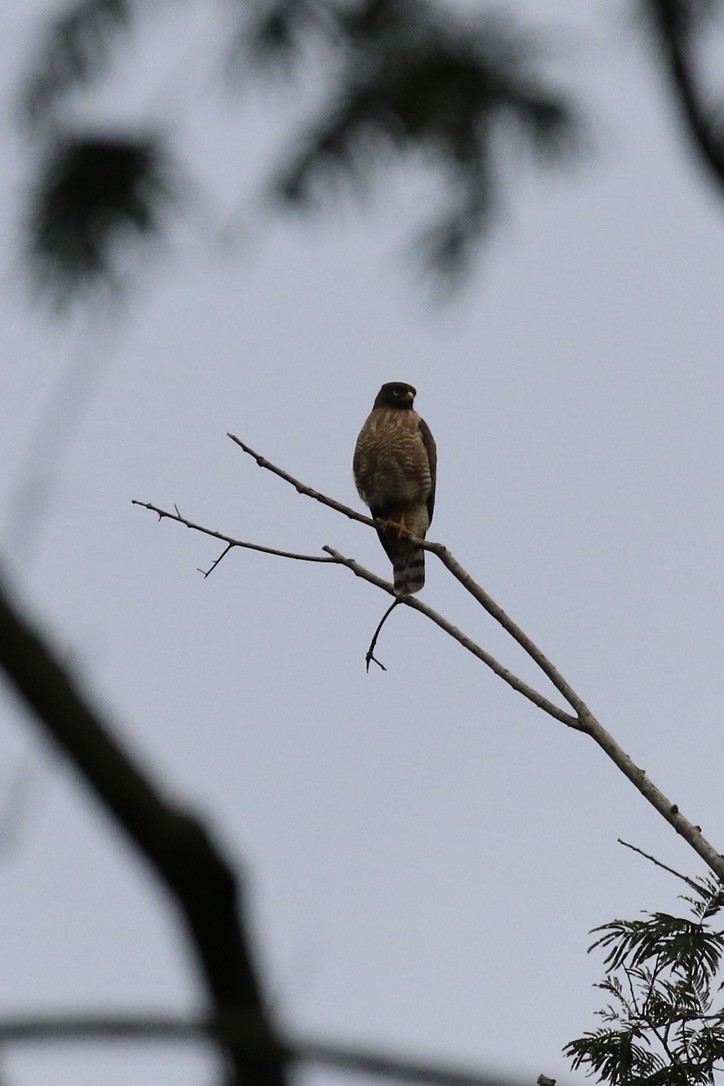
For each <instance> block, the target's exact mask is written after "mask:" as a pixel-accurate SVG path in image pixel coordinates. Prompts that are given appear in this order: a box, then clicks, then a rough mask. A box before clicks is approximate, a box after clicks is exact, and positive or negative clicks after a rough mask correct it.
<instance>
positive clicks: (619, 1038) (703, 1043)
mask: <svg viewBox="0 0 724 1086" xmlns="http://www.w3.org/2000/svg"><path fill="white" fill-rule="evenodd" d="M690 885H692V886H693V887H694V895H693V896H692V897H686V898H684V899H683V900H684V901H686V902H688V904H689V906H690V912H691V914H692V917H693V919H691V918H689V917H676V916H671V915H669V914H668V913H648V914H644V915H645V919H643V920H613V921H612V922H611V923H609V924H604V925H602V926H601V927H599V928H596V929H595V932H600V933H601V934H600V935H599V938H598V939H597V940H596V941H595V943H593V945H592V946H591V948H590V949H591V950H594V949H597V948H602V949H604V950H606V951H607V955H606V958H605V964H606V967H607V975H606V978H605V979H604V980H603V981H602V982H601V983H600V984H598V985H597V987H598V988H600V989H601V990H602V991H604V992H605V993H606V995H607V996H608V997H609V1002H608V1003H607V1004H606V1005H605V1006H604V1007H603V1009H602V1010H600V1011H598V1012H597V1014H598V1016H599V1017H600V1018H601V1019H602V1021H603V1022H604V1025H603V1026H601V1027H600V1028H599V1029H596V1030H593V1031H591V1032H588V1033H585V1034H584V1035H583V1037H579V1038H578V1039H577V1040H574V1041H571V1042H570V1043H569V1044H568V1045H567V1046H566V1048H565V1049H564V1052H565V1053H566V1055H567V1056H569V1057H570V1059H571V1060H572V1064H573V1069H574V1070H578V1069H579V1068H581V1067H583V1068H586V1069H587V1070H588V1072H589V1074H594V1075H596V1077H597V1079H598V1081H603V1082H608V1083H610V1084H611V1086H643V1084H644V1083H646V1084H647V1086H697V1084H701V1086H707V1084H713V1083H714V1081H715V1072H717V1071H722V1070H724V1004H723V1003H722V997H721V988H722V983H721V980H722V978H721V964H722V954H723V953H724V931H723V930H722V929H720V928H715V927H712V924H711V921H712V920H714V918H715V917H716V916H717V915H718V914H719V913H720V912H721V910H722V907H724V888H722V886H721V884H720V883H719V882H717V881H716V880H714V879H707V880H704V881H702V882H700V883H693V882H692V883H690Z"/></svg>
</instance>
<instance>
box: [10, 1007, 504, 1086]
mask: <svg viewBox="0 0 724 1086" xmlns="http://www.w3.org/2000/svg"><path fill="white" fill-rule="evenodd" d="M209 1037H212V1038H220V1039H223V1040H226V1041H229V1040H231V1041H233V1042H234V1043H236V1044H238V1045H242V1044H243V1043H244V1042H245V1040H246V1039H247V1034H246V1032H245V1027H244V1023H243V1021H242V1020H239V1019H237V1021H236V1022H235V1023H232V1024H231V1025H230V1026H229V1027H226V1028H224V1029H223V1030H222V1029H221V1027H220V1026H219V1024H218V1023H217V1022H215V1020H214V1019H208V1020H207V1019H184V1018H179V1017H177V1016H176V1017H172V1016H169V1015H116V1014H114V1015H110V1014H109V1015H98V1014H80V1015H79V1014H76V1015H31V1016H27V1017H23V1018H18V1017H16V1018H6V1019H0V1045H2V1044H22V1043H39V1042H43V1043H54V1042H55V1043H58V1042H60V1043H74V1042H83V1041H99V1040H100V1041H125V1040H138V1041H143V1042H146V1041H159V1042H163V1041H173V1042H177V1041H185V1042H192V1043H193V1042H198V1041H203V1040H204V1039H208V1038H209ZM282 1046H283V1049H284V1051H285V1053H286V1055H287V1056H288V1058H289V1060H290V1061H295V1062H302V1063H306V1064H312V1065H314V1066H317V1067H326V1068H335V1069H337V1070H340V1071H344V1072H346V1073H349V1074H359V1075H374V1076H376V1077H379V1078H385V1079H392V1080H394V1081H397V1082H416V1083H423V1084H427V1086H524V1084H523V1083H522V1081H521V1080H519V1079H513V1078H509V1077H507V1076H503V1075H491V1074H487V1073H485V1072H482V1071H476V1070H474V1069H473V1068H465V1067H461V1066H455V1065H450V1064H442V1063H433V1062H431V1061H427V1060H421V1059H410V1058H409V1057H408V1056H404V1055H400V1054H399V1053H393V1052H389V1051H382V1050H372V1049H367V1048H360V1047H359V1046H357V1045H352V1044H340V1043H334V1042H330V1041H324V1040H319V1039H317V1040H313V1039H307V1040H304V1039H302V1038H298V1039H296V1040H292V1039H290V1038H287V1039H286V1040H285V1041H284V1042H283V1045H282Z"/></svg>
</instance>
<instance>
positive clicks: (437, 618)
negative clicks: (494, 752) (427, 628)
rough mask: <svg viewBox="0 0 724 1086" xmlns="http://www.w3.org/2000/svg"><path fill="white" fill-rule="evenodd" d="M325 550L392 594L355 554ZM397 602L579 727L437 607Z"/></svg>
mask: <svg viewBox="0 0 724 1086" xmlns="http://www.w3.org/2000/svg"><path fill="white" fill-rule="evenodd" d="M324 550H325V551H326V552H327V554H330V555H331V556H332V557H333V558H334V560H335V561H336V562H338V563H339V564H340V565H341V566H345V567H346V568H347V569H348V570H350V571H351V572H352V573H354V575H355V577H360V578H361V579H362V580H363V581H368V582H369V583H370V584H373V585H375V586H376V587H377V588H381V589H382V590H383V591H384V592H387V593H388V594H389V595H390V596H394V595H395V589H394V587H393V586H392V585H391V584H390V582H389V581H383V580H382V578H381V577H378V576H377V575H376V574H375V573H372V572H371V571H370V570H368V569H365V567H364V566H361V565H360V564H359V562H356V561H355V560H354V558H345V556H344V555H343V554H340V553H339V551H335V550H334V549H333V548H332V547H324ZM395 598H396V600H397V602H398V603H401V604H404V606H405V607H411V608H412V610H413V611H419V612H420V614H422V615H425V617H426V618H429V619H430V621H431V622H434V623H435V625H436V626H439V627H440V629H441V630H444V631H445V633H446V634H449V635H450V637H452V638H453V639H454V640H455V641H457V642H458V643H459V644H460V645H462V646H463V648H464V649H467V650H468V652H471V653H472V654H473V656H477V658H478V660H481V661H482V662H483V663H484V664H485V665H486V666H487V667H489V668H490V670H491V671H492V672H493V673H494V674H495V675H497V676H498V678H499V679H502V680H503V682H505V683H507V684H508V686H511V687H512V688H513V690H516V691H517V692H518V693H519V694H522V695H523V697H524V698H527V699H528V701H532V702H533V704H534V705H537V706H538V708H539V709H543V711H544V712H546V713H548V715H549V716H552V717H555V719H556V720H560V721H561V723H562V724H566V725H567V726H568V727H569V728H575V729H576V730H579V731H580V730H582V728H581V725H580V723H579V721H578V720H577V719H576V717H574V716H571V715H570V714H569V713H566V712H564V711H563V709H559V707H558V706H557V705H554V703H553V702H552V701H549V700H548V698H546V697H544V696H543V695H542V694H539V693H538V691H537V690H534V689H533V687H532V686H529V685H528V683H526V682H523V680H522V679H519V678H518V676H517V675H514V674H513V672H512V671H509V670H508V668H507V667H503V665H502V664H501V663H499V662H498V660H496V659H495V657H494V656H492V655H491V654H490V653H489V652H487V651H486V650H485V649H483V648H481V646H480V645H478V644H477V643H476V642H475V641H473V640H472V638H470V637H468V636H467V634H464V633H463V632H462V630H459V629H458V627H457V626H453V624H452V622H448V620H447V619H446V618H444V617H443V616H442V615H441V614H440V613H439V612H438V611H434V610H433V609H432V607H428V605H427V604H426V603H423V602H422V600H419V599H418V598H417V597H416V596H396V597H395Z"/></svg>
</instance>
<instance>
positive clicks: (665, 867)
mask: <svg viewBox="0 0 724 1086" xmlns="http://www.w3.org/2000/svg"><path fill="white" fill-rule="evenodd" d="M618 843H619V845H623V847H624V848H630V849H631V851H632V852H638V854H639V856H643V858H644V859H645V860H650V861H651V863H652V864H655V866H656V867H660V868H661V869H662V871H668V873H669V874H670V875H675V876H676V878H677V879H681V881H682V882H685V883H686V885H687V886H689V887H690V888H691V889H692V890H696V891H698V890H700V889H701V887H700V885H699V883H698V882H696V880H695V879H690V878H689V876H688V875H682V874H681V872H680V871H676V870H675V868H673V867H669V866H668V864H662V862H661V860H657V859H656V857H655V856H651V855H650V854H649V853H648V852H644V850H643V849H642V848H638V847H637V846H636V845H630V844H629V842H628V841H624V840H623V838H621V837H619V838H618Z"/></svg>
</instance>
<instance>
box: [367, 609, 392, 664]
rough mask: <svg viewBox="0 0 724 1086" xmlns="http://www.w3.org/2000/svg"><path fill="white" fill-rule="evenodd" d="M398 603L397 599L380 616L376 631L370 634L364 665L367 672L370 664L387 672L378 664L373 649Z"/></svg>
mask: <svg viewBox="0 0 724 1086" xmlns="http://www.w3.org/2000/svg"><path fill="white" fill-rule="evenodd" d="M399 602H400V601H399V599H396V600H393V602H392V603H391V604H390V606H389V607H388V608H387V610H386V611H385V613H384V615H383V616H382V618H381V619H380V621H379V622H378V623H377V629H376V630H375V632H374V633H373V634H372V640H371V641H370V647H369V648H368V649H367V654H366V656H365V664H366V668H367V671H369V669H370V664H372V663H375V664H377V666H378V667H379V668H381V669H382V671H387V668H386V667H385V665H384V664H382V663H380V661H379V660H378V659H377V657H376V656H375V648H376V646H377V638H378V637H379V636H380V633H381V631H382V627H383V626H384V624H385V623H386V622H387V619H388V618H389V617H390V615H391V614H392V612H393V611H394V609H395V607H397V604H398V603H399Z"/></svg>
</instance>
